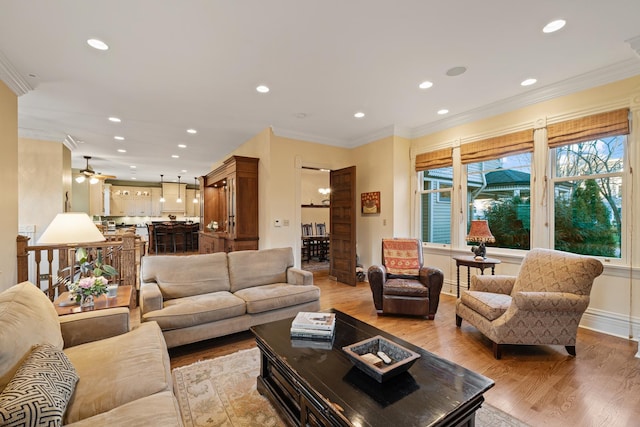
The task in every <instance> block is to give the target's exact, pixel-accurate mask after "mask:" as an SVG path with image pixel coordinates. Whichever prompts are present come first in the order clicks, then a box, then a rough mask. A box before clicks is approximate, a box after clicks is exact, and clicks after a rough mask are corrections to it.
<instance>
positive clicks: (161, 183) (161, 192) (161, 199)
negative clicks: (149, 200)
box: [160, 174, 164, 203]
mask: <svg viewBox="0 0 640 427" xmlns="http://www.w3.org/2000/svg"><path fill="white" fill-rule="evenodd" d="M160 203H164V175H162V174H160Z"/></svg>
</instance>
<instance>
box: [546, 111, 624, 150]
mask: <svg viewBox="0 0 640 427" xmlns="http://www.w3.org/2000/svg"><path fill="white" fill-rule="evenodd" d="M627 134H629V109H628V108H622V109H620V110H615V111H608V112H606V113H599V114H593V115H591V116H587V117H581V118H579V119H573V120H567V121H564V122H560V123H555V124H552V125H549V126H547V141H548V144H549V148H556V147H561V146H563V145H569V144H575V143H578V142H583V141H592V140H595V139H600V138H606V137H608V136H616V135H627Z"/></svg>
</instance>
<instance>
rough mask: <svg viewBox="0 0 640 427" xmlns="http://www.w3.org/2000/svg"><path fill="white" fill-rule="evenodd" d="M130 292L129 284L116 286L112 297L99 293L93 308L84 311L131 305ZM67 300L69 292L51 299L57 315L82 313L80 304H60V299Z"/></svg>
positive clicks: (131, 292)
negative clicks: (116, 293) (116, 291)
mask: <svg viewBox="0 0 640 427" xmlns="http://www.w3.org/2000/svg"><path fill="white" fill-rule="evenodd" d="M132 294H133V288H132V287H131V286H118V295H117V296H115V297H112V298H109V297H107V295H100V296H99V297H97V298H95V300H94V301H95V303H94V306H93V308H90V309H85V311H92V310H102V309H105V308H113V307H129V308H133V307H132ZM67 300H69V292H68V291H67V292H63V293H61V294H60V296H59V297H58V298H56V299H55V300H54V301H53V306H54V307H55V309H56V312H57V313H58V316H64V315H65V314H72V313H82V311H83V310H82V308H81V307H80V304H74V305H67V306H62V307H61V306H60V301H67Z"/></svg>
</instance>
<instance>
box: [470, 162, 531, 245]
mask: <svg viewBox="0 0 640 427" xmlns="http://www.w3.org/2000/svg"><path fill="white" fill-rule="evenodd" d="M530 196H531V153H521V154H514V155H510V156H506V157H502V158H496V159H491V160H484V161H481V162H476V163H469V164H467V199H468V208H469V212H468V218H469V224H471V220H474V219H486V220H487V221H488V223H489V228H490V229H491V233H492V234H493V236H494V237H495V239H496V241H495V243H490V244H488V246H496V247H500V248H511V249H529V246H530V230H531V225H530V218H531V205H530Z"/></svg>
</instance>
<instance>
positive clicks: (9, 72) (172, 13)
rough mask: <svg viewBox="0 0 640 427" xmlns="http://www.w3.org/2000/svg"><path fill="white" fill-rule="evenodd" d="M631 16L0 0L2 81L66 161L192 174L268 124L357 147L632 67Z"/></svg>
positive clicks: (600, 3)
mask: <svg viewBox="0 0 640 427" xmlns="http://www.w3.org/2000/svg"><path fill="white" fill-rule="evenodd" d="M639 16H640V1H639V0H608V1H604V0H536V1H530V2H524V1H514V0H485V1H478V0H457V1H451V0H439V1H427V0H395V1H390V0H387V1H383V0H268V1H266V0H224V1H220V0H217V1H216V0H199V1H195V0H181V1H177V0H108V1H104V0H2V1H1V2H0V77H1V78H2V80H4V81H5V82H6V83H7V84H8V85H9V86H10V87H11V88H12V89H14V91H16V92H17V93H24V94H23V95H21V96H20V97H19V133H20V135H21V136H23V137H29V138H36V139H46V140H54V141H63V140H65V138H67V142H68V143H69V144H70V145H71V146H73V141H76V142H78V141H83V142H82V143H80V142H78V143H77V148H74V149H73V155H72V156H73V166H74V167H76V168H83V167H84V165H85V164H84V159H83V158H82V156H83V155H90V156H93V159H92V161H91V165H92V166H93V168H94V169H95V170H96V171H99V172H101V173H104V174H112V175H117V177H118V179H131V177H132V176H136V177H137V179H138V180H139V181H158V180H159V176H160V174H161V173H162V174H164V176H165V180H171V179H177V176H178V175H181V176H182V177H183V178H182V179H183V181H187V182H189V183H191V182H193V177H195V176H198V175H202V174H206V173H207V172H208V171H209V170H210V167H211V165H212V163H213V162H214V161H218V160H221V159H222V158H224V157H226V155H228V154H229V153H230V152H231V151H232V150H234V149H235V148H236V147H237V146H239V145H240V144H242V143H243V142H245V141H246V140H248V139H249V138H251V137H252V136H254V135H256V134H257V133H258V132H260V131H261V130H263V129H265V128H266V127H268V126H272V127H273V128H274V130H275V132H276V133H277V134H280V135H286V136H293V137H298V138H300V139H305V140H310V141H315V142H320V143H324V144H332V145H338V146H344V147H355V146H357V145H360V144H363V143H366V142H369V141H371V140H374V139H377V138H379V137H382V136H387V135H389V134H391V133H392V132H396V134H400V135H404V136H408V137H411V136H418V135H422V134H425V133H428V132H433V131H434V130H438V129H442V128H444V127H448V126H452V125H456V124H460V123H464V122H467V121H470V120H475V119H478V118H480V117H486V116H489V115H492V114H497V113H500V112H502V111H506V110H508V109H512V108H516V107H520V106H523V105H527V104H530V103H533V102H539V101H541V100H544V99H548V98H549V97H552V96H557V95H561V94H565V93H570V92H572V91H576V90H581V89H584V88H586V87H590V86H595V85H599V84H604V83H607V82H610V81H614V80H619V79H622V78H626V77H630V76H632V75H637V74H640V25H639V24H638V22H639V21H638V17H639ZM556 18H563V19H565V20H567V25H566V27H565V28H564V29H562V30H561V31H559V32H557V33H553V34H543V33H542V31H541V30H542V27H543V26H544V25H545V24H546V23H548V22H549V21H551V20H553V19H556ZM92 37H95V38H99V39H101V40H103V41H105V42H106V43H107V44H109V46H110V49H109V50H108V51H106V52H102V51H97V50H94V49H92V48H90V47H89V46H88V45H87V44H86V40H87V39H89V38H92ZM455 66H464V67H467V69H468V71H467V72H466V73H465V74H463V75H461V76H458V77H448V76H447V75H445V72H446V71H447V70H448V69H450V68H452V67H455ZM529 77H534V78H536V79H537V80H538V83H537V84H536V85H534V86H529V87H522V86H520V82H521V81H522V80H524V79H525V78H529ZM424 80H430V81H432V82H433V83H434V86H433V87H432V88H431V89H428V90H420V89H418V84H419V83H420V82H422V81H424ZM259 84H266V85H268V86H269V87H270V88H271V91H270V92H269V93H268V94H260V93H258V92H256V90H255V87H256V86H257V85H259ZM441 108H446V109H448V110H449V111H450V112H449V114H448V115H446V116H440V115H438V114H437V113H436V112H437V111H438V110H439V109H441ZM356 111H363V112H364V113H365V114H366V116H365V117H364V118H362V119H355V118H354V117H353V114H354V113H355V112H356ZM300 113H304V115H306V116H305V117H304V118H299V117H297V116H298V115H299V114H300ZM109 116H117V117H120V118H121V119H122V123H119V124H114V123H111V122H109V121H108V120H107V118H108V117H109ZM187 128H194V129H197V130H198V133H197V134H196V135H189V134H187V133H186V129H187ZM67 135H70V136H71V137H70V138H68V137H67ZM115 135H121V136H124V137H125V141H122V142H119V141H115V140H114V139H113V137H114V136H115ZM180 143H184V144H186V145H187V148H184V149H181V148H178V147H177V145H178V144H180ZM118 148H124V149H126V150H127V153H126V154H122V153H118V152H117V151H116V150H117V149H118ZM172 154H177V155H179V156H180V158H179V159H173V158H171V155H172ZM130 166H136V168H135V170H134V169H132V168H131V167H130ZM183 170H186V172H182V171H183ZM132 172H135V175H132ZM185 177H186V179H185Z"/></svg>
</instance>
